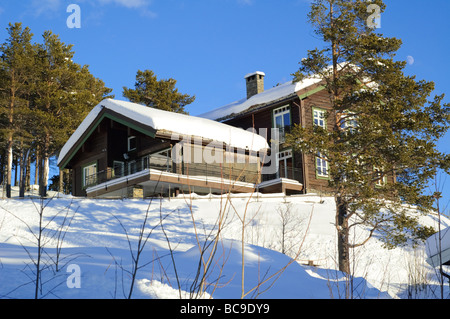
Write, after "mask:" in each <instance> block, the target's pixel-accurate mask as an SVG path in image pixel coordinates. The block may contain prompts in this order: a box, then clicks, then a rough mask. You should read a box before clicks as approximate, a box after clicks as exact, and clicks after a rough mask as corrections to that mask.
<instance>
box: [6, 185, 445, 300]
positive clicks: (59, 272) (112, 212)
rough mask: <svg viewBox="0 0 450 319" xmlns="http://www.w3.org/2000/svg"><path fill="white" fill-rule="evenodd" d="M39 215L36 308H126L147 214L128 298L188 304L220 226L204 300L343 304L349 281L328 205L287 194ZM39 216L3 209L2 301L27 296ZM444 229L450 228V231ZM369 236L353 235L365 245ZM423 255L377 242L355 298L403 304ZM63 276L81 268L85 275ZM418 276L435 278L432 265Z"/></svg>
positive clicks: (59, 204) (103, 205)
mask: <svg viewBox="0 0 450 319" xmlns="http://www.w3.org/2000/svg"><path fill="white" fill-rule="evenodd" d="M44 204H45V205H46V207H45V211H44V225H45V231H44V232H43V234H44V237H43V243H44V252H45V253H44V255H43V260H42V265H43V267H45V270H44V271H43V283H44V284H43V287H42V292H41V293H40V297H43V298H65V299H66V298H67V299H69V298H85V299H90V298H101V299H103V298H104V299H106V298H126V297H127V294H128V292H129V289H130V284H131V281H130V278H131V277H130V271H131V270H132V269H133V263H132V261H133V257H132V254H133V256H134V257H135V256H136V252H137V245H138V241H139V233H140V230H141V227H142V225H143V222H144V217H145V215H146V212H147V211H148V215H147V217H148V220H147V223H146V225H147V227H146V229H145V235H146V236H147V235H148V236H149V237H148V238H149V239H148V242H147V244H146V246H145V248H144V250H143V253H142V254H141V256H140V261H139V265H140V266H142V267H141V268H140V269H139V271H138V272H137V276H136V283H135V287H134V291H133V294H132V298H179V294H180V291H181V294H182V297H183V298H185V297H188V296H189V297H190V296H191V294H192V293H195V292H196V289H195V287H196V285H195V284H196V283H198V281H195V278H196V274H197V271H198V269H199V265H200V270H202V269H203V268H202V266H201V262H200V261H201V258H200V257H201V254H200V250H199V248H198V247H199V246H198V242H197V240H198V241H199V242H200V244H201V245H203V243H205V242H210V241H211V240H212V237H211V236H210V234H214V233H215V231H216V230H217V221H218V218H219V217H220V220H222V225H223V226H224V227H223V230H222V232H221V238H220V240H219V241H218V242H217V243H218V245H217V250H215V251H214V252H215V253H214V258H213V259H212V262H211V263H210V265H211V267H210V268H208V271H207V274H208V275H207V281H206V286H205V287H206V288H205V290H204V295H202V297H203V298H215V299H221V298H230V299H235V298H240V297H241V293H242V290H241V285H242V278H244V293H246V294H247V293H248V295H247V298H250V297H256V296H258V297H260V298H267V299H278V298H283V299H292V298H320V299H324V298H326V299H327V298H343V297H344V296H343V293H344V291H345V285H346V283H347V282H346V277H345V276H344V275H343V274H342V273H340V272H339V271H338V270H336V269H337V265H336V254H337V251H336V230H335V227H334V200H333V198H328V197H320V196H315V195H301V196H290V197H285V196H283V195H282V194H270V195H269V194H266V195H262V194H260V196H254V195H253V196H250V195H247V194H236V195H233V196H230V197H229V198H228V197H226V196H192V197H187V198H185V197H178V198H171V199H170V200H169V199H163V200H159V199H158V200H153V201H150V200H131V199H129V200H95V199H79V198H70V197H67V198H59V199H58V198H55V199H53V200H50V201H49V202H47V201H46V202H44ZM39 207H40V203H39V200H37V199H33V200H32V199H23V200H16V199H10V200H2V201H0V265H1V266H0V278H1V285H0V298H33V297H34V285H33V282H32V279H33V278H34V276H33V271H34V268H33V267H34V266H33V265H34V264H33V261H35V260H36V259H35V258H36V252H37V248H36V243H37V240H36V237H35V236H36V234H37V230H38V222H39V218H38V213H37V212H38V210H39ZM282 211H284V212H286V211H290V213H291V214H292V215H291V217H290V218H291V219H290V221H289V223H288V224H287V226H286V229H287V230H288V232H287V233H285V235H286V236H285V237H286V242H285V248H286V249H287V254H282V253H280V250H281V244H282V243H281V238H282V236H281V234H282V233H281V229H282V227H281V226H282V224H281V219H280V212H282ZM161 220H163V227H164V228H161V224H160V223H161ZM242 220H244V221H245V229H244V230H245V231H244V233H242V225H243V223H242ZM69 221H70V223H69ZM445 223H446V225H447V226H448V225H450V223H449V222H448V220H445ZM423 224H424V225H429V226H435V225H436V218H434V217H433V216H427V217H423ZM365 231H367V230H365V229H360V233H361V234H364V232H365ZM166 236H167V238H168V239H169V240H170V244H171V248H172V249H173V253H174V254H173V260H174V261H175V263H174V264H173V263H172V258H171V255H170V251H169V249H168V243H167V238H166ZM62 238H63V240H61V239H62ZM242 239H243V240H244V244H243V243H242V241H241V240H242ZM300 243H303V244H302V246H301V247H300V246H299V244H300ZM58 247H59V248H60V250H59V262H58V269H57V268H56V266H55V263H56V260H57V258H56V257H57V252H58ZM211 251H212V250H211V248H210V249H208V250H206V251H205V252H204V254H203V255H202V256H203V257H207V256H210V253H211ZM421 251H424V246H420V247H418V248H417V249H413V248H412V247H406V248H396V249H394V250H386V249H384V248H383V247H382V244H381V242H380V241H379V240H378V239H377V237H376V236H375V237H374V238H372V239H371V240H370V241H369V242H368V243H367V244H366V245H364V247H363V248H361V249H358V250H357V251H355V252H354V255H353V256H352V258H353V259H352V260H353V261H354V266H355V273H354V278H353V287H354V288H355V289H354V290H352V294H353V297H355V298H387V297H398V296H404V291H405V288H406V287H407V286H408V283H409V281H410V275H411V273H410V265H411V262H414V263H420V262H421V261H422V262H425V258H426V256H425V255H424V254H423V255H422V254H421V253H420V252H421ZM298 252H299V255H298V256H296V255H297V253H298ZM293 256H295V257H296V258H297V259H296V261H295V262H293V261H292V257H293ZM32 259H33V260H32ZM243 259H244V261H245V262H244V265H245V266H244V273H243V272H242V260H243ZM307 264H313V265H314V266H306V265H307ZM70 265H76V266H78V269H79V270H80V273H78V274H77V273H76V272H74V271H73V270H71V269H77V268H76V267H75V268H71V267H69V266H70ZM175 269H176V270H177V275H176V273H175ZM424 269H425V270H426V271H431V273H432V272H434V269H433V268H432V267H431V266H429V265H428V268H427V267H426V266H425V268H424ZM201 273H202V272H201ZM77 275H79V277H76V276H77ZM74 276H75V277H74ZM77 278H78V279H79V280H80V288H70V287H69V286H70V285H69V283H70V282H71V280H73V279H77ZM177 279H178V280H177ZM216 284H217V285H216ZM388 294H389V295H388Z"/></svg>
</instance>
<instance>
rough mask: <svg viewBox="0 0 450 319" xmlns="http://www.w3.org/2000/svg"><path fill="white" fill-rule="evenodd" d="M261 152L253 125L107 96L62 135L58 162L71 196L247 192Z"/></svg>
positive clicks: (261, 144)
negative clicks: (244, 126) (68, 174)
mask: <svg viewBox="0 0 450 319" xmlns="http://www.w3.org/2000/svg"><path fill="white" fill-rule="evenodd" d="M267 152H268V144H267V142H266V139H265V138H264V137H262V136H259V135H258V134H256V133H254V132H249V131H246V130H243V129H240V128H236V127H232V126H230V125H226V124H223V123H219V122H216V121H212V120H208V119H204V118H199V117H193V116H188V115H184V114H178V113H173V112H166V111H162V110H158V109H154V108H149V107H146V106H143V105H139V104H135V103H130V102H124V101H118V100H112V99H107V100H104V101H102V102H101V103H100V104H99V105H97V106H96V107H95V108H94V109H93V110H92V111H91V112H90V113H89V114H88V116H87V117H86V118H85V119H84V121H83V122H82V123H81V125H80V126H79V127H78V128H77V130H76V131H75V132H74V134H73V135H72V136H71V137H70V138H69V140H68V141H67V143H66V144H65V145H64V147H63V148H62V150H61V152H60V155H59V158H58V166H59V167H60V169H70V171H71V180H72V194H73V195H74V196H88V197H140V198H142V197H148V196H153V195H155V194H174V193H175V194H176V193H178V192H196V193H200V194H204V193H206V194H208V193H226V192H253V191H254V190H255V187H257V186H258V185H259V184H260V183H261V179H260V160H259V157H260V156H262V157H264V156H265V154H266V153H267ZM261 190H263V189H261Z"/></svg>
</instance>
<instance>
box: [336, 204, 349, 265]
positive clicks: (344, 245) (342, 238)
mask: <svg viewBox="0 0 450 319" xmlns="http://www.w3.org/2000/svg"><path fill="white" fill-rule="evenodd" d="M335 201H336V228H337V233H338V254H339V256H338V260H339V270H340V271H342V272H345V273H347V274H350V249H349V242H348V240H349V226H348V219H347V203H346V202H345V200H344V199H343V198H342V197H340V196H338V197H336V199H335Z"/></svg>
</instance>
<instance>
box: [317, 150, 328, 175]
mask: <svg viewBox="0 0 450 319" xmlns="http://www.w3.org/2000/svg"><path fill="white" fill-rule="evenodd" d="M316 176H317V177H318V178H329V177H330V174H329V165H328V161H327V160H325V159H323V156H322V155H321V154H320V153H319V154H317V156H316Z"/></svg>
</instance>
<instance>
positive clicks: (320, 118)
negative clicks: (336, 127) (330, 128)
mask: <svg viewBox="0 0 450 319" xmlns="http://www.w3.org/2000/svg"><path fill="white" fill-rule="evenodd" d="M312 110H313V123H314V126H319V127H321V128H323V129H326V128H327V122H326V120H325V110H322V109H318V108H315V107H313V109H312Z"/></svg>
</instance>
